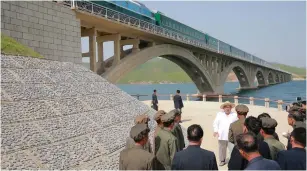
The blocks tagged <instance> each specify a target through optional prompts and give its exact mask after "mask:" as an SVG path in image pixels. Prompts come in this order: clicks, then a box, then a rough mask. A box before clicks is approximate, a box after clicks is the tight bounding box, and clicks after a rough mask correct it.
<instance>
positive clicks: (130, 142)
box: [126, 137, 153, 153]
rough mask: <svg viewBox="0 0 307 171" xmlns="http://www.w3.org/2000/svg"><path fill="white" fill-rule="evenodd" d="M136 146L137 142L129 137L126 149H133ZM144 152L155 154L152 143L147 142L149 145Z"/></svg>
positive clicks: (145, 146)
mask: <svg viewBox="0 0 307 171" xmlns="http://www.w3.org/2000/svg"><path fill="white" fill-rule="evenodd" d="M134 146H135V142H134V140H133V139H132V138H130V137H128V138H127V140H126V148H132V147H134ZM143 149H144V150H146V151H148V152H149V153H153V150H152V148H151V145H150V142H149V141H147V143H146V144H145V145H144V147H143Z"/></svg>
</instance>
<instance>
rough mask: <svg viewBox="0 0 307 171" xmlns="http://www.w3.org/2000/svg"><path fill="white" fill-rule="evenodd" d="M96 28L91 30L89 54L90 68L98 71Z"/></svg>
mask: <svg viewBox="0 0 307 171" xmlns="http://www.w3.org/2000/svg"><path fill="white" fill-rule="evenodd" d="M96 36H97V31H96V28H95V27H93V28H92V29H90V30H89V56H90V69H91V71H93V72H96Z"/></svg>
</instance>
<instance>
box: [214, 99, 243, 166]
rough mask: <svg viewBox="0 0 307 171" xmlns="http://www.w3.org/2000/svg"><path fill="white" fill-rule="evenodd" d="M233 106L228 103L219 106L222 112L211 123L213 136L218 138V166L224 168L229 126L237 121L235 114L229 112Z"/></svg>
mask: <svg viewBox="0 0 307 171" xmlns="http://www.w3.org/2000/svg"><path fill="white" fill-rule="evenodd" d="M234 106H235V105H234V104H233V103H230V102H228V101H227V102H225V103H224V104H223V105H221V107H220V108H221V109H223V112H218V113H217V115H216V117H215V119H214V122H213V130H214V133H213V136H215V137H218V143H219V159H220V164H219V165H220V166H224V165H225V164H226V161H225V160H226V152H227V146H228V132H229V126H230V124H231V123H233V122H234V121H236V120H237V119H238V118H237V114H236V113H234V112H231V109H232V108H233V107H234Z"/></svg>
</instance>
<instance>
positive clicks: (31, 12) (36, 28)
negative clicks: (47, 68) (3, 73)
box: [1, 1, 82, 63]
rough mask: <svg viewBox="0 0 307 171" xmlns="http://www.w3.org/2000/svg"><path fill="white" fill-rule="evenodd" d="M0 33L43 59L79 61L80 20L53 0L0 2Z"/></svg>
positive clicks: (80, 55)
mask: <svg viewBox="0 0 307 171" xmlns="http://www.w3.org/2000/svg"><path fill="white" fill-rule="evenodd" d="M1 32H2V33H3V34H5V35H7V36H11V37H13V38H14V39H15V40H17V41H18V42H20V43H22V44H24V45H26V46H28V47H30V48H32V49H34V50H35V51H37V52H38V53H40V54H41V55H43V56H44V57H45V58H46V59H51V60H58V61H65V62H74V63H81V62H82V54H81V30H80V20H79V19H77V18H76V16H75V13H74V12H73V11H72V10H71V9H69V8H67V7H64V6H62V5H60V4H57V3H56V2H51V1H49V2H47V1H1Z"/></svg>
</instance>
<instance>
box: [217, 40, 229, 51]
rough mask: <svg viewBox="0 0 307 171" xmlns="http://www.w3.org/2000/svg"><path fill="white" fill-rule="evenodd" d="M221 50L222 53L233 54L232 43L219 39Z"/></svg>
mask: <svg viewBox="0 0 307 171" xmlns="http://www.w3.org/2000/svg"><path fill="white" fill-rule="evenodd" d="M219 51H220V52H221V53H226V54H231V51H230V45H228V44H227V43H225V42H223V41H220V40H219Z"/></svg>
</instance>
